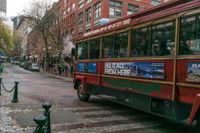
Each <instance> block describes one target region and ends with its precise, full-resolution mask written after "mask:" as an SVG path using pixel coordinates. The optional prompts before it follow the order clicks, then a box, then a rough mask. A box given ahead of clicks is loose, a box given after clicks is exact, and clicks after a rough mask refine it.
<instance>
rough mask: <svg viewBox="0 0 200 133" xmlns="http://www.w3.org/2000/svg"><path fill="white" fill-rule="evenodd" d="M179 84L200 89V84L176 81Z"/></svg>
mask: <svg viewBox="0 0 200 133" xmlns="http://www.w3.org/2000/svg"><path fill="white" fill-rule="evenodd" d="M176 85H177V86H182V87H191V88H198V89H200V85H197V84H190V83H176Z"/></svg>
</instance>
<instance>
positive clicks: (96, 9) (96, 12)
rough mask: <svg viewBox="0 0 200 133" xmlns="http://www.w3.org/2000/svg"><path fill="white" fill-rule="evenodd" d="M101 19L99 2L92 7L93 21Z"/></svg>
mask: <svg viewBox="0 0 200 133" xmlns="http://www.w3.org/2000/svg"><path fill="white" fill-rule="evenodd" d="M100 17H101V2H98V3H96V4H95V5H94V19H98V18H100Z"/></svg>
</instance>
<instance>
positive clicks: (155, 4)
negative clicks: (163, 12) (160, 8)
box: [151, 0, 160, 6]
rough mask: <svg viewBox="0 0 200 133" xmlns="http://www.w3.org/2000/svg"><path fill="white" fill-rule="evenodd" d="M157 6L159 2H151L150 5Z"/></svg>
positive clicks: (155, 0)
mask: <svg viewBox="0 0 200 133" xmlns="http://www.w3.org/2000/svg"><path fill="white" fill-rule="evenodd" d="M159 4H160V0H152V1H151V5H153V6H157V5H159Z"/></svg>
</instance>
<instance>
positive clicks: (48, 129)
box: [42, 102, 51, 133]
mask: <svg viewBox="0 0 200 133" xmlns="http://www.w3.org/2000/svg"><path fill="white" fill-rule="evenodd" d="M42 107H43V108H44V110H45V111H44V116H46V117H47V133H51V118H50V110H49V109H50V108H51V104H50V103H49V102H45V103H43V104H42Z"/></svg>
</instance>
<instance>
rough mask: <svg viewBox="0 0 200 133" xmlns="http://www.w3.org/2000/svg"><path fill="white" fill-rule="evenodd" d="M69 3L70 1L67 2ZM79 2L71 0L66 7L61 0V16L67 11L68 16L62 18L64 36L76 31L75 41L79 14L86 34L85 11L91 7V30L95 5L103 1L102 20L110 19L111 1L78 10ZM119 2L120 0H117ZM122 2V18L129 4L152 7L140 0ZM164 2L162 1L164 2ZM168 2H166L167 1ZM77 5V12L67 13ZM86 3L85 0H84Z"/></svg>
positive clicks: (90, 4)
mask: <svg viewBox="0 0 200 133" xmlns="http://www.w3.org/2000/svg"><path fill="white" fill-rule="evenodd" d="M66 1H69V0H66ZM78 1H79V0H70V2H68V3H67V4H66V5H64V0H61V2H60V3H61V14H62V12H64V11H66V15H65V16H62V25H63V28H62V34H63V35H64V36H65V35H66V34H67V33H69V32H70V31H71V30H74V35H73V39H74V40H76V38H77V37H79V36H78V13H80V12H83V32H85V10H86V9H88V8H89V7H91V8H92V18H91V30H93V29H94V12H93V11H94V9H93V7H94V4H96V3H97V2H99V1H101V18H109V5H110V1H109V0H92V1H91V2H90V3H88V4H84V6H83V7H82V8H81V9H78ZM115 1H118V0H115ZM120 1H122V3H123V4H122V17H123V16H126V15H127V4H128V3H131V4H134V5H138V6H140V7H141V8H144V9H147V8H150V7H152V5H151V0H140V2H138V1H133V0H120ZM163 1H164V0H161V2H163ZM165 1H166V0H165ZM73 3H75V10H74V11H71V10H70V12H67V9H68V7H72V4H73ZM84 3H85V0H84ZM72 15H73V16H74V17H73V18H74V20H73V24H71V25H69V21H70V19H71V16H72Z"/></svg>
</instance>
